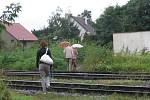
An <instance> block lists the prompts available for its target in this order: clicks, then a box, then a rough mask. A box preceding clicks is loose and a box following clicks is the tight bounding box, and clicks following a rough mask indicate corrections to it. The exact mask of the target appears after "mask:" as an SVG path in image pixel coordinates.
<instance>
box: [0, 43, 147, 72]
mask: <svg viewBox="0 0 150 100" xmlns="http://www.w3.org/2000/svg"><path fill="white" fill-rule="evenodd" d="M49 48H50V49H51V52H52V55H53V60H54V65H53V70H61V71H64V70H67V64H66V62H65V60H64V54H63V49H62V48H59V47H58V45H57V44H51V45H50V47H49ZM37 49H38V46H37V45H35V46H33V47H32V48H26V49H25V50H24V51H23V50H22V48H16V49H14V50H11V51H10V50H1V51H0V68H5V69H18V70H35V69H36V65H35V61H36V51H37ZM78 53H79V54H78V59H77V60H78V64H79V66H80V68H79V71H110V72H150V66H149V65H150V53H145V54H142V55H140V54H133V55H119V54H118V55H115V56H114V54H113V52H112V50H108V49H106V48H103V47H97V46H96V45H93V44H90V45H88V44H85V45H84V48H81V49H78Z"/></svg>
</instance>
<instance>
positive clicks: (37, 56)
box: [36, 50, 40, 68]
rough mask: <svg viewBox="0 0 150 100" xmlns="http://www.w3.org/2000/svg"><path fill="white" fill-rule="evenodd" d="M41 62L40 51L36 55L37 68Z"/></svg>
mask: <svg viewBox="0 0 150 100" xmlns="http://www.w3.org/2000/svg"><path fill="white" fill-rule="evenodd" d="M39 60H40V55H39V50H38V51H37V54H36V67H37V68H38V67H39Z"/></svg>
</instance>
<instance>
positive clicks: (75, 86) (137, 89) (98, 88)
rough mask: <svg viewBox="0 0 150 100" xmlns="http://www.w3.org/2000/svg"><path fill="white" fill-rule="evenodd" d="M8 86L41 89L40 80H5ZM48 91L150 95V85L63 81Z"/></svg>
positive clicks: (53, 83) (53, 84)
mask: <svg viewBox="0 0 150 100" xmlns="http://www.w3.org/2000/svg"><path fill="white" fill-rule="evenodd" d="M5 82H6V84H7V86H8V87H10V88H15V89H25V90H41V89H42V87H41V82H40V81H25V80H5ZM49 91H61V92H65V91H66V92H80V93H88V94H91V93H94V94H96V93H98V94H106V93H107V94H112V93H123V94H124V93H125V94H140V95H145V94H147V95H150V87H148V86H129V85H105V84H85V83H64V82H51V88H50V89H49Z"/></svg>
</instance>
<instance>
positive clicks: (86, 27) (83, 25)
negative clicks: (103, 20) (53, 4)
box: [65, 14, 96, 41]
mask: <svg viewBox="0 0 150 100" xmlns="http://www.w3.org/2000/svg"><path fill="white" fill-rule="evenodd" d="M65 17H66V18H67V19H69V20H70V22H73V23H74V26H77V27H78V29H79V31H80V33H79V37H80V38H81V41H82V40H83V38H84V36H85V34H87V35H88V36H93V35H96V32H95V30H94V28H93V27H92V26H91V25H90V24H89V23H88V21H87V20H88V18H86V17H85V18H82V17H80V16H78V17H75V16H72V15H71V14H66V15H65Z"/></svg>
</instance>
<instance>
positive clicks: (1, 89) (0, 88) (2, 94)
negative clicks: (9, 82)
mask: <svg viewBox="0 0 150 100" xmlns="http://www.w3.org/2000/svg"><path fill="white" fill-rule="evenodd" d="M0 100H12V98H11V95H10V93H9V91H8V90H7V89H6V87H5V86H4V83H3V82H2V81H0Z"/></svg>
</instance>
